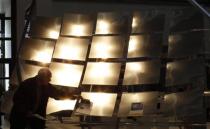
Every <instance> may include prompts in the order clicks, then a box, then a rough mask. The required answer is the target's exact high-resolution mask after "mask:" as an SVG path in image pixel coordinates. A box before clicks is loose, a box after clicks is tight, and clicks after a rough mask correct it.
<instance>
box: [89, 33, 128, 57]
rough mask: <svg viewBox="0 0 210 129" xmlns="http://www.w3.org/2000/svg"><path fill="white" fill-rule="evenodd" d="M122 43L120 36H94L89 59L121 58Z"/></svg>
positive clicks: (123, 41) (122, 39)
mask: <svg viewBox="0 0 210 129" xmlns="http://www.w3.org/2000/svg"><path fill="white" fill-rule="evenodd" d="M124 43H125V40H124V38H123V37H121V36H95V37H93V41H92V45H91V50H90V56H89V58H121V57H122V55H123V46H124Z"/></svg>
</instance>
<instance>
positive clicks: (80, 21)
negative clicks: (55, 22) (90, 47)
mask: <svg viewBox="0 0 210 129" xmlns="http://www.w3.org/2000/svg"><path fill="white" fill-rule="evenodd" d="M93 26H94V17H93V15H87V14H86V15H85V14H65V15H64V18H63V25H62V30H61V34H62V35H67V36H91V35H92V33H93Z"/></svg>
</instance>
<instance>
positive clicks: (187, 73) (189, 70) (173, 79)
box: [166, 60, 204, 86]
mask: <svg viewBox="0 0 210 129" xmlns="http://www.w3.org/2000/svg"><path fill="white" fill-rule="evenodd" d="M202 75H204V64H203V62H202V61H201V60H191V61H189V60H183V61H177V62H171V63H168V64H167V72H166V85H167V86H170V85H179V84H186V83H190V82H192V81H193V80H194V77H198V76H202Z"/></svg>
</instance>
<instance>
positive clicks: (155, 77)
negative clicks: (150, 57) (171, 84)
mask: <svg viewBox="0 0 210 129" xmlns="http://www.w3.org/2000/svg"><path fill="white" fill-rule="evenodd" d="M159 78H160V61H158V60H154V61H144V62H128V63H126V68H125V75H124V80H123V85H135V84H154V83H159Z"/></svg>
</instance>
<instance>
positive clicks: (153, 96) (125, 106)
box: [118, 92, 159, 117]
mask: <svg viewBox="0 0 210 129" xmlns="http://www.w3.org/2000/svg"><path fill="white" fill-rule="evenodd" d="M158 95H159V93H158V92H141V93H140V92H139V93H123V94H122V98H121V103H120V107H119V112H118V116H120V117H125V116H143V115H154V114H155V113H157V103H158ZM138 103H139V104H142V107H141V109H138V108H137V109H135V108H134V107H132V106H135V104H137V105H138ZM139 108H140V107H139Z"/></svg>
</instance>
